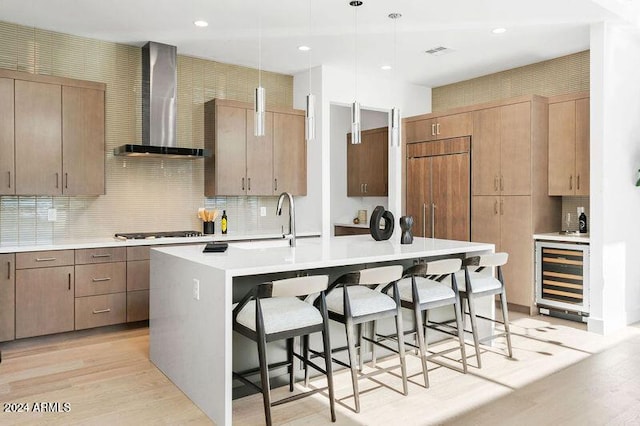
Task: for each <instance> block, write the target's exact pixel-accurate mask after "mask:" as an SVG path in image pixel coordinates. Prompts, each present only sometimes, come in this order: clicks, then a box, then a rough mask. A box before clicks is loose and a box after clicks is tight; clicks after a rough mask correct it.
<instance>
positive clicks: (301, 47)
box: [298, 45, 311, 52]
mask: <svg viewBox="0 0 640 426" xmlns="http://www.w3.org/2000/svg"><path fill="white" fill-rule="evenodd" d="M298 50H299V51H301V52H308V51H309V50H311V48H310V47H309V46H305V45H302V46H298Z"/></svg>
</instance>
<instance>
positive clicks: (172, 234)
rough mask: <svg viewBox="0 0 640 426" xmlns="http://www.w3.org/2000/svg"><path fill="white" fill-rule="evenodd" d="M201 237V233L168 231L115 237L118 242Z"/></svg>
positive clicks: (134, 233) (119, 234)
mask: <svg viewBox="0 0 640 426" xmlns="http://www.w3.org/2000/svg"><path fill="white" fill-rule="evenodd" d="M202 235H203V234H202V232H198V231H169V232H132V233H118V234H116V235H115V237H116V238H118V239H120V240H145V239H153V238H180V237H201V236H202Z"/></svg>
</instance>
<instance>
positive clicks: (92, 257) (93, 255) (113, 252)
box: [75, 247, 127, 265]
mask: <svg viewBox="0 0 640 426" xmlns="http://www.w3.org/2000/svg"><path fill="white" fill-rule="evenodd" d="M126 256H127V251H126V248H125V247H99V248H90V249H80V250H76V251H75V264H76V265H85V264H91V263H109V262H124V261H125V260H126Z"/></svg>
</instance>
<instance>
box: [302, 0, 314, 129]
mask: <svg viewBox="0 0 640 426" xmlns="http://www.w3.org/2000/svg"><path fill="white" fill-rule="evenodd" d="M309 39H311V0H309ZM307 59H308V61H309V94H308V95H307V108H306V111H305V117H304V118H305V119H304V126H305V127H304V138H305V140H306V141H307V142H309V141H312V140H313V139H315V137H316V109H315V103H316V97H315V96H313V93H311V49H309V50H307Z"/></svg>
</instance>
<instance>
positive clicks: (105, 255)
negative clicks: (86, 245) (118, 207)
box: [91, 253, 111, 259]
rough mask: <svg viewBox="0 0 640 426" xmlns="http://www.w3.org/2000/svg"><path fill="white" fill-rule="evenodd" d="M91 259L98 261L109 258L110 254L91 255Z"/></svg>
mask: <svg viewBox="0 0 640 426" xmlns="http://www.w3.org/2000/svg"><path fill="white" fill-rule="evenodd" d="M91 257H93V258H94V259H99V258H101V257H111V254H110V253H107V254H92V255H91Z"/></svg>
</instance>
